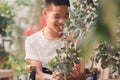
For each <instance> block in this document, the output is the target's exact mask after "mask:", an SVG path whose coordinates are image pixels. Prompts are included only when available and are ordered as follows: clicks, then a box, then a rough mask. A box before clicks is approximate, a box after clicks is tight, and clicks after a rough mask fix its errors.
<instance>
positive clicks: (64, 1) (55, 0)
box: [44, 0, 70, 8]
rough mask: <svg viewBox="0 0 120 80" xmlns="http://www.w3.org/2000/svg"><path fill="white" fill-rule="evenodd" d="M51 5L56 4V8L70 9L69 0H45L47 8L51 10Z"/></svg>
mask: <svg viewBox="0 0 120 80" xmlns="http://www.w3.org/2000/svg"><path fill="white" fill-rule="evenodd" d="M51 4H54V5H56V6H69V7H70V2H69V0H44V5H45V8H49V6H50V5H51Z"/></svg>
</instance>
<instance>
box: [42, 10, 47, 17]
mask: <svg viewBox="0 0 120 80" xmlns="http://www.w3.org/2000/svg"><path fill="white" fill-rule="evenodd" d="M42 14H43V16H44V18H47V10H46V9H43V10H42Z"/></svg>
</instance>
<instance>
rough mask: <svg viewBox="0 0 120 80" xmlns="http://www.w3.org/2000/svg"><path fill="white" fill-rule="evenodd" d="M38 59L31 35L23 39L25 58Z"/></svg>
mask: <svg viewBox="0 0 120 80" xmlns="http://www.w3.org/2000/svg"><path fill="white" fill-rule="evenodd" d="M29 59H31V60H40V57H39V53H37V48H36V46H35V42H34V41H33V40H32V38H31V37H28V38H27V39H26V40H25V60H29Z"/></svg>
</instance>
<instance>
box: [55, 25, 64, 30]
mask: <svg viewBox="0 0 120 80" xmlns="http://www.w3.org/2000/svg"><path fill="white" fill-rule="evenodd" d="M55 27H56V29H57V31H62V30H63V25H56V26H55Z"/></svg>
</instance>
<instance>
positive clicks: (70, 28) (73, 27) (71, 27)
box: [68, 25, 77, 30]
mask: <svg viewBox="0 0 120 80" xmlns="http://www.w3.org/2000/svg"><path fill="white" fill-rule="evenodd" d="M76 28H77V26H74V25H73V26H70V27H69V29H68V30H75V29H76Z"/></svg>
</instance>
